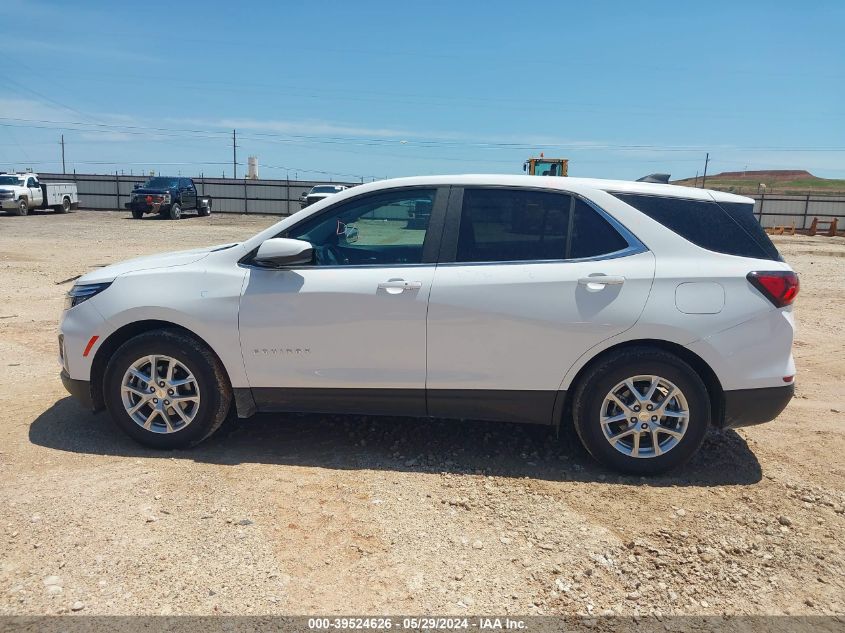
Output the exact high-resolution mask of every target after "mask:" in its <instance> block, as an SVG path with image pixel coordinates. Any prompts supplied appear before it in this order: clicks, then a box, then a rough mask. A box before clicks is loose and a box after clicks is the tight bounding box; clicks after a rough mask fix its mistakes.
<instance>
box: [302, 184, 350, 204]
mask: <svg viewBox="0 0 845 633" xmlns="http://www.w3.org/2000/svg"><path fill="white" fill-rule="evenodd" d="M347 189H349V187H348V186H347V185H315V186H313V187H311V190H310V191H303V192H302V195H301V196H299V208H300V209H304V208H305V207H307V206H309V205H312V204H314V203H315V202H320V200H323V199H324V198H328V197H329V196H333V195H335V194H337V193H340V192H341V191H346V190H347Z"/></svg>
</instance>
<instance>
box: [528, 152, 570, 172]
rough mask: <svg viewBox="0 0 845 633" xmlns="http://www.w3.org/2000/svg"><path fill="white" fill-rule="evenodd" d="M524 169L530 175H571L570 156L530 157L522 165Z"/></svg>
mask: <svg viewBox="0 0 845 633" xmlns="http://www.w3.org/2000/svg"><path fill="white" fill-rule="evenodd" d="M522 171H524V172H525V173H526V174H528V175H529V176H567V175H569V159H568V158H546V157H545V156H543V155H542V154H540V157H539V158H529V159H528V160H527V161H525V163H523V165H522Z"/></svg>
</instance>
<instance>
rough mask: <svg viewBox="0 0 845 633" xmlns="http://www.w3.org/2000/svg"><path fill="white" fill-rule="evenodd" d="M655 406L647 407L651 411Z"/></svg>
mask: <svg viewBox="0 0 845 633" xmlns="http://www.w3.org/2000/svg"><path fill="white" fill-rule="evenodd" d="M653 408H654V407H653V406H651V405H648V406H647V407H646V409H648V410H649V411H651V410H652V409H653Z"/></svg>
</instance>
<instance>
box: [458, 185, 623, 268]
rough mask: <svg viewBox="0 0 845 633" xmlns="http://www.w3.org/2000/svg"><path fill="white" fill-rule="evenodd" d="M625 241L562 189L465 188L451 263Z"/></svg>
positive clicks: (598, 248) (617, 246) (563, 255)
mask: <svg viewBox="0 0 845 633" xmlns="http://www.w3.org/2000/svg"><path fill="white" fill-rule="evenodd" d="M627 247H628V243H627V241H626V240H625V239H624V238H623V237H622V236H621V235H620V234H619V232H618V231H617V230H616V229H615V228H614V227H613V226H611V224H610V223H609V222H608V221H607V220H606V219H605V218H603V217H602V216H601V214H599V213H598V212H597V211H596V210H595V209H593V208H592V207H591V206H590V205H589V204H587V203H586V202H584V201H583V200H581V199H580V198H577V197H574V196H571V195H569V194H566V193H558V192H552V191H538V190H531V189H506V188H482V187H478V188H475V187H473V188H466V189H465V190H464V196H463V207H462V211H461V221H460V228H459V234H458V247H457V253H456V257H455V261H457V262H518V261H543V260H565V259H577V258H587V257H599V256H602V255H607V254H610V253H614V252H617V251H621V250H623V249H625V248H627Z"/></svg>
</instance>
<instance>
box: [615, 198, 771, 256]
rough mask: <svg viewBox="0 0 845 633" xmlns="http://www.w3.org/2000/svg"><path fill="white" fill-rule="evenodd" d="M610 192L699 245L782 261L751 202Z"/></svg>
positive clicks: (710, 249)
mask: <svg viewBox="0 0 845 633" xmlns="http://www.w3.org/2000/svg"><path fill="white" fill-rule="evenodd" d="M613 195H614V196H616V197H617V198H619V199H620V200H622V201H623V202H625V203H627V204H629V205H631V206H632V207H634V208H635V209H637V210H638V211H641V212H642V213H644V214H646V215H647V216H648V217H650V218H652V219H653V220H656V221H657V222H660V224H662V225H663V226H665V227H666V228H668V229H670V230H672V231H674V232H675V233H677V234H678V235H680V236H681V237H683V238H684V239H686V240H689V241H690V242H692V243H693V244H695V245H697V246H700V247H701V248H706V249H707V250H709V251H715V252H717V253H724V254H726V255H737V256H739V257H753V258H754V259H772V260H778V261H780V260H782V258H781V256H780V254H779V253H778V250H777V248H775V245H774V244H772V241H771V240H770V239H769V236H768V235H766V232H765V231H764V230H763V227H761V226H760V224H759V222H757V220H756V219H755V218H754V213H753V211H754V205H753V204H746V203H735V202H731V203H724V202H723V203H717V202H714V201H710V200H687V199H684V198H670V197H663V196H648V195H643V194H632V193H614V194H613Z"/></svg>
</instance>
